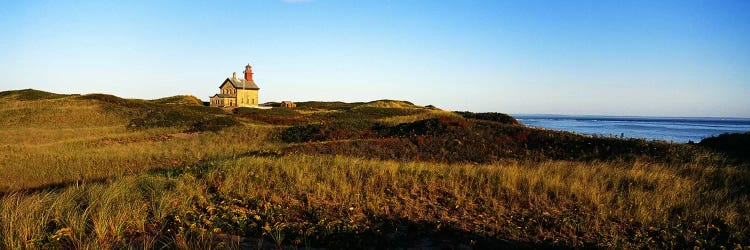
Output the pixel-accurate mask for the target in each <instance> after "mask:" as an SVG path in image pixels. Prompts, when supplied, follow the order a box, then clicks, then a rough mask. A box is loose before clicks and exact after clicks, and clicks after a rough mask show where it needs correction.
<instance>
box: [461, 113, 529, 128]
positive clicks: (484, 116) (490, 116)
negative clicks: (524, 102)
mask: <svg viewBox="0 0 750 250" xmlns="http://www.w3.org/2000/svg"><path fill="white" fill-rule="evenodd" d="M455 113H456V114H459V115H461V116H463V117H464V118H466V119H477V120H484V121H493V122H499V123H503V124H513V125H518V124H521V123H519V122H518V120H516V118H513V117H512V116H509V115H507V114H503V113H494V112H489V113H472V112H468V111H456V112H455Z"/></svg>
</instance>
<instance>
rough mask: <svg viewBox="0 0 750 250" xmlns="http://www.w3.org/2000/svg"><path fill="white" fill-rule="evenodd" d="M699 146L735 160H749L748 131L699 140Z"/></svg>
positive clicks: (749, 137)
mask: <svg viewBox="0 0 750 250" xmlns="http://www.w3.org/2000/svg"><path fill="white" fill-rule="evenodd" d="M699 145H700V146H703V147H706V148H709V149H711V150H714V151H717V152H720V153H723V154H725V155H726V156H729V157H731V158H734V159H735V160H739V161H744V162H750V132H745V133H725V134H721V135H718V136H712V137H708V138H706V139H703V140H701V142H700V143H699Z"/></svg>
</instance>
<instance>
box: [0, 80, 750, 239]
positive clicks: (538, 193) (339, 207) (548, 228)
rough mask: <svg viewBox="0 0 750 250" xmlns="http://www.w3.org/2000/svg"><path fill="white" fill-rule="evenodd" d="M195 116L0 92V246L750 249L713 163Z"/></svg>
mask: <svg viewBox="0 0 750 250" xmlns="http://www.w3.org/2000/svg"><path fill="white" fill-rule="evenodd" d="M194 104H195V102H194V101H191V98H183V97H174V98H165V99H160V100H158V101H157V100H154V101H147V100H126V99H119V98H116V97H112V96H106V95H101V96H100V95H96V96H91V95H84V96H78V95H70V96H66V95H57V94H52V93H45V92H35V91H33V90H23V91H12V92H0V117H2V118H4V119H0V125H2V128H1V129H0V149H2V150H0V192H2V193H1V194H2V197H0V248H6V249H59V248H63V249H120V248H128V249H131V248H133V249H161V248H176V249H207V248H220V249H224V248H230V249H239V248H299V247H326V248H359V247H363V246H375V247H418V248H419V247H427V248H429V247H445V246H448V247H462V248H463V247H468V248H473V247H475V248H539V247H594V248H689V247H699V248H718V247H727V248H737V247H743V246H745V247H747V246H748V245H749V244H750V231H749V230H750V218H748V216H747V215H746V211H750V199H749V198H748V191H750V190H749V187H750V170H748V164H747V162H745V161H742V160H741V159H740V160H737V159H735V158H732V157H728V155H724V154H722V153H721V152H718V151H714V150H713V149H712V148H717V147H702V146H700V145H678V144H670V143H663V142H646V141H642V140H620V139H615V138H592V137H584V136H579V135H574V134H570V133H563V132H554V131H540V130H535V129H530V128H525V127H523V126H520V125H517V124H516V123H515V122H514V120H511V119H512V118H509V117H506V116H504V115H500V114H473V113H464V112H462V113H452V112H448V111H441V110H437V109H434V108H425V107H421V106H417V105H414V104H411V103H408V102H402V101H388V100H381V101H375V102H370V103H323V102H307V103H299V106H298V107H299V109H296V110H289V109H283V108H278V109H277V108H274V109H271V110H253V109H239V110H235V113H234V114H228V113H222V112H216V110H213V109H207V108H206V109H204V108H203V107H200V106H195V105H194ZM5 118H7V119H5ZM209 128H210V129H209ZM715 144H717V142H715V141H712V144H711V145H715ZM462 150H463V151H462ZM456 152H458V153H456ZM729 156H731V154H730V155H729Z"/></svg>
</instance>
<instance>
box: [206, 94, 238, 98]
mask: <svg viewBox="0 0 750 250" xmlns="http://www.w3.org/2000/svg"><path fill="white" fill-rule="evenodd" d="M211 97H219V98H230V97H232V98H234V97H236V96H234V95H228V94H215V95H213V96H211Z"/></svg>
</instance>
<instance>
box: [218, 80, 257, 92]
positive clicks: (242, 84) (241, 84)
mask: <svg viewBox="0 0 750 250" xmlns="http://www.w3.org/2000/svg"><path fill="white" fill-rule="evenodd" d="M227 82H228V83H231V84H232V86H234V88H236V89H253V90H259V89H260V88H258V85H255V82H254V81H247V80H245V79H242V78H237V79H232V78H227V79H226V80H224V82H222V83H221V86H219V88H221V87H224V84H227Z"/></svg>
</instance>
